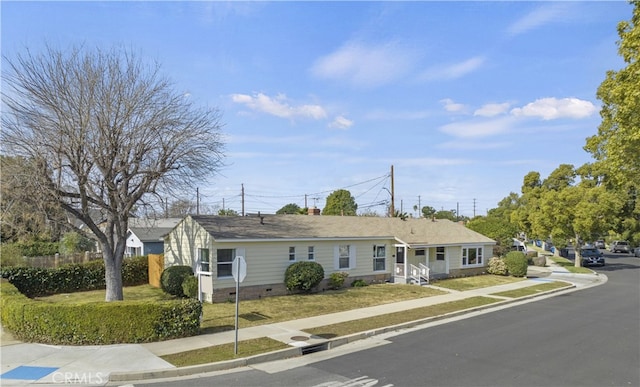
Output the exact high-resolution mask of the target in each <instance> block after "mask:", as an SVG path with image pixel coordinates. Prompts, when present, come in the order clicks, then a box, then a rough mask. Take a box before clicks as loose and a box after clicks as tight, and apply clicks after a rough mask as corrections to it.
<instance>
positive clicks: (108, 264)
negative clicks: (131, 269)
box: [103, 251, 124, 302]
mask: <svg viewBox="0 0 640 387" xmlns="http://www.w3.org/2000/svg"><path fill="white" fill-rule="evenodd" d="M103 254H104V270H105V273H104V279H105V282H106V284H107V292H106V294H105V301H107V302H108V301H122V300H124V293H123V290H122V255H120V257H118V256H117V254H113V253H110V252H109V253H108V252H107V251H104V252H103Z"/></svg>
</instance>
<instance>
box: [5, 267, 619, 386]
mask: <svg viewBox="0 0 640 387" xmlns="http://www.w3.org/2000/svg"><path fill="white" fill-rule="evenodd" d="M548 281H565V282H569V283H571V284H572V286H571V287H570V288H565V289H562V290H560V291H561V292H567V291H574V290H579V289H583V288H586V287H590V286H596V285H600V284H603V283H605V282H606V281H607V277H606V276H604V275H602V274H595V273H594V274H572V273H569V272H568V271H567V270H566V269H564V268H561V267H558V266H550V267H544V268H537V267H530V268H529V272H528V273H527V279H526V280H524V281H519V282H515V283H511V284H506V285H499V286H492V287H488V288H482V289H476V290H470V291H464V292H460V291H452V290H449V289H443V290H445V291H447V294H444V295H439V296H433V297H427V298H421V299H415V300H407V301H401V302H396V303H393V304H386V305H380V306H373V307H368V308H362V309H354V310H350V311H345V312H339V313H332V314H328V315H322V316H316V317H309V318H304V319H299V320H292V321H285V322H281V323H275V324H267V325H261V326H255V327H251V328H243V329H240V330H239V331H238V338H239V340H240V341H242V340H248V339H252V338H260V337H269V338H272V339H275V340H279V341H282V342H284V343H286V344H288V345H289V347H290V348H288V349H284V350H281V351H276V352H272V353H268V354H262V355H256V356H253V357H250V358H243V359H234V360H229V361H225V362H219V363H211V364H204V365H198V366H191V367H182V368H177V367H175V366H173V365H172V364H170V363H168V362H166V361H164V360H162V359H161V358H160V356H163V355H167V354H172V353H179V352H184V351H189V350H193V349H199V348H206V347H210V346H213V345H219V344H225V343H233V342H234V341H235V331H227V332H221V333H215V334H206V335H199V336H195V337H188V338H183V339H175V340H168V341H162V342H157V343H147V344H118V345H104V346H53V345H44V344H31V343H22V342H19V341H17V340H14V339H13V338H12V337H11V336H10V335H9V334H7V333H6V332H2V336H1V338H0V344H1V347H0V363H1V367H2V368H1V369H0V384H1V385H2V386H20V385H29V384H38V385H43V384H44V385H47V384H75V385H92V386H96V385H106V384H110V385H117V384H119V383H122V384H124V383H125V382H127V381H135V380H144V379H158V378H165V377H176V376H184V375H192V374H198V373H203V372H211V371H217V370H223V369H230V368H235V367H241V366H246V365H251V364H256V363H261V362H265V361H272V360H277V359H283V358H288V357H292V356H300V355H302V354H304V353H305V350H306V351H311V350H312V349H313V350H325V349H328V350H330V349H331V348H335V347H336V346H339V345H342V344H346V343H348V342H352V341H355V340H359V339H363V338H367V337H370V336H373V335H376V334H380V333H384V332H388V331H391V330H399V329H403V328H409V327H413V326H416V325H419V324H424V323H426V322H428V321H433V320H434V319H443V318H448V317H453V316H458V315H461V314H464V313H469V312H470V311H471V310H465V311H459V312H454V313H452V314H449V315H447V316H439V317H435V318H430V319H425V320H421V321H417V322H411V323H406V324H400V325H398V326H394V327H386V328H380V329H377V330H374V331H368V332H363V333H359V334H354V335H350V336H346V337H339V338H335V339H329V340H327V339H323V338H320V337H315V336H312V335H310V334H308V333H306V332H305V330H306V329H311V328H315V327H320V326H324V325H328V324H335V323H338V322H343V321H351V320H357V319H363V318H367V317H372V316H378V315H382V314H388V313H394V312H399V311H403V310H409V309H414V308H420V307H425V306H429V305H435V304H439V303H444V302H450V301H456V300H462V299H465V298H469V297H474V296H479V295H480V296H488V297H494V298H498V299H499V301H498V302H496V303H494V304H491V305H487V306H484V307H481V308H474V309H472V310H478V309H490V308H496V307H505V306H508V305H510V304H513V305H515V304H516V303H520V302H522V300H523V298H518V299H510V298H506V297H498V296H495V295H493V294H494V293H497V292H502V291H507V290H514V289H519V288H523V287H528V286H533V285H537V284H540V283H541V282H548ZM390 286H392V285H390ZM552 292H554V291H552ZM555 292H558V291H555ZM548 294H549V292H548V293H540V294H536V295H535V296H533V297H535V298H540V297H541V296H544V295H548ZM533 297H531V298H533Z"/></svg>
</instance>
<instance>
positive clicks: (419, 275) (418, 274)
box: [409, 263, 429, 285]
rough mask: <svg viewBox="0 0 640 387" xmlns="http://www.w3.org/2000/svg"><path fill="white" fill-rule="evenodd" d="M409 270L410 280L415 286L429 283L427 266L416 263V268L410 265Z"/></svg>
mask: <svg viewBox="0 0 640 387" xmlns="http://www.w3.org/2000/svg"><path fill="white" fill-rule="evenodd" d="M409 269H410V270H409V272H410V274H409V275H410V276H411V279H412V280H413V281H415V283H416V284H418V285H422V283H423V281H424V283H426V284H428V283H429V267H428V266H426V265H424V264H422V263H418V266H416V265H413V264H410V265H409Z"/></svg>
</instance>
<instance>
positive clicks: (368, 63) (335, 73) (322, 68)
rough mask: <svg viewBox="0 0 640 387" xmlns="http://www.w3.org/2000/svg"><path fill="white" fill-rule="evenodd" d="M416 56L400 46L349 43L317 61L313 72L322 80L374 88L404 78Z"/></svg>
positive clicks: (392, 44)
mask: <svg viewBox="0 0 640 387" xmlns="http://www.w3.org/2000/svg"><path fill="white" fill-rule="evenodd" d="M415 59H416V58H415V54H414V53H413V52H412V51H411V50H408V49H406V48H402V47H400V46H399V45H398V44H396V43H393V42H390V43H385V44H380V45H369V46H367V45H365V44H362V43H358V42H349V43H347V44H345V45H344V46H342V47H341V48H340V49H338V50H337V51H335V52H333V53H331V54H329V55H326V56H324V57H322V58H320V59H318V60H317V61H316V63H315V64H314V65H313V66H312V68H311V73H312V74H313V75H315V76H317V77H320V78H328V79H335V80H346V81H347V82H350V83H352V84H354V85H356V86H364V87H374V86H380V85H383V84H386V83H389V82H391V81H394V80H396V79H398V78H400V77H401V76H403V75H404V74H405V73H406V72H407V71H409V69H410V68H411V67H412V65H413V63H414V62H415Z"/></svg>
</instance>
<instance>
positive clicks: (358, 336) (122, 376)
mask: <svg viewBox="0 0 640 387" xmlns="http://www.w3.org/2000/svg"><path fill="white" fill-rule="evenodd" d="M575 288H576V285H575V284H570V285H568V286H565V287H562V288H558V289H552V290H547V291H545V292H541V293H536V294H531V295H528V296H523V297H518V298H514V299H508V300H501V301H497V302H494V303H491V304H487V305H482V306H476V307H473V308H468V309H462V310H458V311H455V312H450V313H445V314H443V315H439V316H432V317H427V318H423V319H419V320H413V321H408V322H404V323H400V324H396V325H391V326H388V327H383V328H376V329H372V330H368V331H364V332H358V333H353V334H351V335H347V336H340V337H336V338H333V339H327V340H326V341H324V342H321V343H318V344H312V345H309V346H307V347H294V348H287V349H282V350H278V351H274V352H268V353H263V354H259V355H254V356H249V357H245V358H241V359H232V360H225V361H221V362H216V363H208V364H199V365H194V366H187V367H178V368H169V369H158V370H150V371H142V372H112V373H110V374H109V381H110V382H126V381H136V380H149V379H164V378H172V377H181V376H189V375H196V374H200V373H207V372H215V371H224V370H230V369H233V368H239V367H246V366H250V365H252V364H259V363H265V362H269V361H275V360H282V359H288V358H293V357H299V356H303V355H305V354H307V353H312V352H319V351H323V350H330V349H333V348H337V347H340V346H342V345H345V344H349V343H352V342H354V341H359V340H363V339H367V338H369V337H372V336H377V335H381V334H384V333H389V332H394V331H399V330H402V329H408V328H414V327H416V326H419V325H423V324H427V323H430V322H434V321H439V320H445V319H448V318H453V317H458V316H462V315H465V314H469V313H472V312H477V311H481V310H487V309H491V308H495V307H499V306H504V305H508V304H512V303H516V302H522V301H526V300H528V299H532V298H538V297H542V296H546V295H550V294H553V293H560V292H565V291H570V290H573V289H575ZM482 297H491V296H490V295H487V296H482ZM309 348H313V350H311V351H308V349H309Z"/></svg>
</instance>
